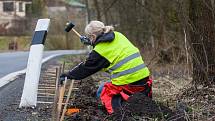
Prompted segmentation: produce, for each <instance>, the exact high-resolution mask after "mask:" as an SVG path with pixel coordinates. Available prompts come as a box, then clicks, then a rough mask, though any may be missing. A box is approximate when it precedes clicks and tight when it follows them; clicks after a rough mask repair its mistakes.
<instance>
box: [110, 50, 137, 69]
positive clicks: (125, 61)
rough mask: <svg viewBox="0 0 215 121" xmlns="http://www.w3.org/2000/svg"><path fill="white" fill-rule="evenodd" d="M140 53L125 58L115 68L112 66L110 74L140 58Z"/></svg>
mask: <svg viewBox="0 0 215 121" xmlns="http://www.w3.org/2000/svg"><path fill="white" fill-rule="evenodd" d="M140 56H141V55H140V53H134V54H132V55H130V56H128V57H126V58H124V59H123V60H121V61H120V62H118V63H117V64H115V65H114V66H112V67H111V68H110V69H109V70H108V72H110V73H111V72H112V71H114V70H116V69H117V68H119V67H120V66H122V65H123V64H125V63H127V62H128V61H130V60H132V59H135V58H137V57H140Z"/></svg>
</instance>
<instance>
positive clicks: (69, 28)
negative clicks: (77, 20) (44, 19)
mask: <svg viewBox="0 0 215 121" xmlns="http://www.w3.org/2000/svg"><path fill="white" fill-rule="evenodd" d="M74 26H75V25H74V24H73V23H72V22H68V23H67V24H66V28H65V31H66V32H69V31H70V30H71V29H72V28H73V27H74Z"/></svg>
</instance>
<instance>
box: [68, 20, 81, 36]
mask: <svg viewBox="0 0 215 121" xmlns="http://www.w3.org/2000/svg"><path fill="white" fill-rule="evenodd" d="M74 26H75V25H74V24H73V23H72V22H69V23H67V24H66V28H65V31H66V32H69V31H71V30H72V31H73V32H74V33H75V34H76V35H77V36H78V37H81V35H80V34H79V33H78V32H77V31H76V30H75V29H74V28H73V27H74Z"/></svg>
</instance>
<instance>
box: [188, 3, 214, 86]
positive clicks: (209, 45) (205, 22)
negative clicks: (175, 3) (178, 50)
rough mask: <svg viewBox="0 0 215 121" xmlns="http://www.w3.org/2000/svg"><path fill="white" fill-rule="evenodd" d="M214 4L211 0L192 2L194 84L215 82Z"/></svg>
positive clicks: (191, 33) (191, 32)
mask: <svg viewBox="0 0 215 121" xmlns="http://www.w3.org/2000/svg"><path fill="white" fill-rule="evenodd" d="M213 6H214V3H213V2H211V1H209V0H190V12H189V16H190V20H191V22H190V24H191V29H190V37H191V42H192V48H193V51H192V52H193V53H192V54H193V56H192V61H193V82H194V84H207V85H208V84H211V83H214V82H215V54H214V53H215V40H214V37H215V28H214V27H215V26H214V25H215V19H214V9H213V8H214V7H213Z"/></svg>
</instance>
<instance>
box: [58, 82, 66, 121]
mask: <svg viewBox="0 0 215 121" xmlns="http://www.w3.org/2000/svg"><path fill="white" fill-rule="evenodd" d="M66 82H67V78H65V83H64V84H63V85H61V86H60V89H59V101H58V107H57V112H58V115H57V119H58V120H57V121H59V118H60V113H61V108H62V102H63V97H64V92H65V88H66Z"/></svg>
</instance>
